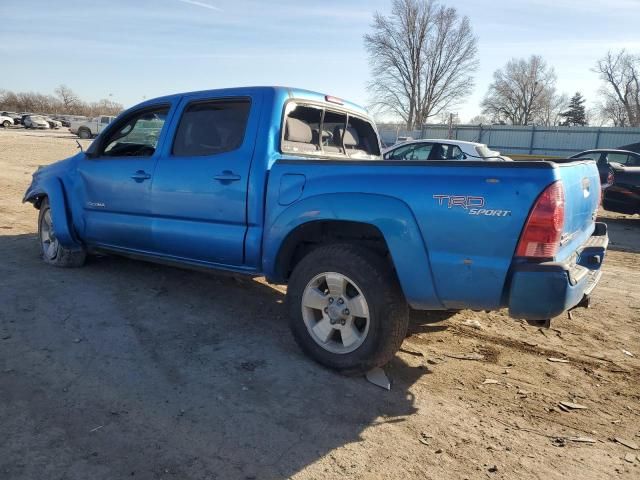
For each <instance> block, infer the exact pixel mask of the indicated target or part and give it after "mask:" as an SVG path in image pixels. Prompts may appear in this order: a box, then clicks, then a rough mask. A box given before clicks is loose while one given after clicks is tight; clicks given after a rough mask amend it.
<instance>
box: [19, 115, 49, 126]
mask: <svg viewBox="0 0 640 480" xmlns="http://www.w3.org/2000/svg"><path fill="white" fill-rule="evenodd" d="M22 125H24V128H40V129H47V128H50V127H49V122H47V121H46V120H45V118H44V117H43V116H42V115H25V116H23V117H22Z"/></svg>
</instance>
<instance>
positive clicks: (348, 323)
mask: <svg viewBox="0 0 640 480" xmlns="http://www.w3.org/2000/svg"><path fill="white" fill-rule="evenodd" d="M287 302H288V306H289V315H290V322H291V330H292V332H293V335H294V337H295V339H296V341H297V342H298V344H299V345H300V347H301V348H302V349H303V350H304V351H305V353H307V354H308V355H310V356H311V357H312V358H313V359H314V360H316V361H317V362H319V363H321V364H322V365H325V366H327V367H329V368H332V369H335V370H338V371H340V372H342V373H345V374H358V373H364V372H367V371H369V370H371V369H372V368H374V367H379V366H381V365H384V364H385V363H387V362H388V361H389V360H391V358H393V356H394V355H395V353H396V351H397V350H398V349H399V348H400V345H401V344H402V341H403V340H404V338H405V336H406V333H407V327H408V321H409V307H408V305H407V303H406V302H405V300H404V298H403V296H402V292H401V291H400V287H399V285H398V282H397V280H396V276H395V273H394V272H393V270H392V269H391V267H390V266H389V265H388V263H387V262H386V261H385V260H384V259H383V258H381V257H380V256H379V255H377V254H375V253H374V252H372V251H370V250H368V249H366V248H362V247H358V246H355V245H349V244H337V245H327V246H323V247H318V248H317V249H315V250H314V251H312V252H311V253H309V254H308V255H307V256H305V257H304V258H303V259H302V260H301V261H300V262H299V263H298V265H296V267H295V269H294V271H293V274H292V275H291V279H290V281H289V288H288V292H287Z"/></svg>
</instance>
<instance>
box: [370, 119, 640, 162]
mask: <svg viewBox="0 0 640 480" xmlns="http://www.w3.org/2000/svg"><path fill="white" fill-rule="evenodd" d="M379 131H380V136H381V138H382V140H383V142H385V143H387V144H391V143H394V142H395V140H396V138H397V137H398V136H409V137H412V138H414V139H418V138H448V135H449V127H448V126H447V125H427V126H425V128H424V129H423V130H414V131H407V130H402V129H400V130H398V129H396V128H388V127H384V126H382V127H380V129H379ZM451 134H452V138H455V139H458V140H466V141H469V142H479V143H486V144H487V145H489V147H491V148H493V149H495V150H498V151H500V152H502V153H505V154H513V155H517V154H520V155H541V156H543V155H550V156H561V157H566V156H570V155H573V154H574V153H578V152H581V151H583V150H589V149H591V148H617V147H620V146H622V145H628V144H630V143H636V142H640V128H620V127H535V126H524V127H523V126H511V125H485V126H481V125H457V126H453V127H452V129H451Z"/></svg>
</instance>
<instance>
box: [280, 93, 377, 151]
mask: <svg viewBox="0 0 640 480" xmlns="http://www.w3.org/2000/svg"><path fill="white" fill-rule="evenodd" d="M282 151H283V152H291V153H302V154H312V155H313V154H317V155H332V156H333V155H337V156H349V157H351V158H361V159H378V158H379V155H380V145H379V143H378V136H377V135H376V132H375V130H374V128H373V126H372V125H371V123H369V122H368V121H366V120H364V119H361V118H358V117H355V116H353V117H352V116H349V115H348V114H347V113H345V112H339V111H336V110H330V109H325V108H323V107H321V106H314V105H299V104H296V103H289V104H288V105H287V107H286V110H285V119H284V125H283V136H282Z"/></svg>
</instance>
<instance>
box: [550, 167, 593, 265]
mask: <svg viewBox="0 0 640 480" xmlns="http://www.w3.org/2000/svg"><path fill="white" fill-rule="evenodd" d="M558 167H559V168H558V171H559V174H560V179H561V180H562V186H563V188H564V201H565V207H564V230H563V232H562V238H561V240H560V249H559V250H558V255H557V257H556V260H558V261H562V260H565V259H566V258H567V257H569V256H571V254H572V253H573V252H574V251H575V250H576V249H577V248H578V247H580V246H581V245H582V244H583V243H584V242H585V241H587V239H588V238H589V237H590V236H591V234H592V233H593V230H594V225H595V219H596V215H597V211H598V206H599V203H600V175H599V173H598V167H597V166H596V163H595V162H593V161H579V162H570V163H558Z"/></svg>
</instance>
